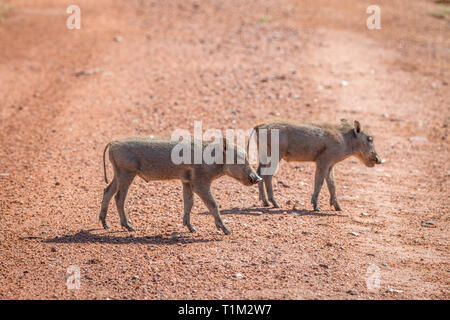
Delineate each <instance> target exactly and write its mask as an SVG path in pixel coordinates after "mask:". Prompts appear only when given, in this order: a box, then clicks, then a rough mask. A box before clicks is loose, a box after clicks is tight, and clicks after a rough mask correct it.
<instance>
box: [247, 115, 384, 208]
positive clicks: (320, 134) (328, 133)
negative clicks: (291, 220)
mask: <svg viewBox="0 0 450 320" xmlns="http://www.w3.org/2000/svg"><path fill="white" fill-rule="evenodd" d="M263 129H265V130H266V131H265V132H266V135H265V137H267V149H261V150H263V151H266V152H265V154H266V155H267V156H266V157H264V152H260V154H259V166H258V169H257V173H258V175H260V176H261V177H262V178H263V181H261V182H260V183H259V197H260V199H261V200H262V201H263V204H264V206H269V203H268V202H267V196H266V192H265V190H264V185H265V187H266V191H267V194H268V197H269V201H270V202H272V204H273V206H274V207H276V208H279V207H280V206H279V205H278V203H277V202H276V201H275V198H274V196H273V189H272V175H273V174H274V173H275V170H276V168H277V166H278V162H279V161H280V160H281V159H285V160H286V161H314V162H315V163H316V173H315V182H314V193H313V195H312V198H311V203H312V204H313V206H314V210H316V211H319V210H320V208H319V207H318V205H317V198H318V196H319V192H320V189H321V188H322V185H323V180H324V179H326V181H327V185H328V190H329V192H330V206H334V208H335V209H336V210H337V211H341V206H340V205H339V203H338V200H337V197H336V184H335V182H334V176H333V167H334V165H335V164H336V163H338V162H340V161H342V160H344V159H346V158H348V157H350V156H355V157H357V158H359V159H360V160H361V161H362V162H363V163H364V164H365V165H366V166H368V167H373V166H374V165H375V164H381V163H383V162H384V161H383V160H381V158H380V156H379V155H378V154H377V152H376V151H375V145H374V143H373V137H372V136H371V135H369V133H368V132H367V131H365V130H362V129H361V124H360V123H359V122H358V121H354V123H353V125H351V124H350V123H349V122H348V121H347V120H345V119H342V120H341V122H340V123H338V124H302V123H295V122H289V121H270V122H265V123H261V124H258V125H256V126H255V127H254V128H253V130H252V132H251V133H250V139H251V136H252V134H253V132H255V133H256V138H257V145H258V150H260V149H259V145H260V143H261V141H260V139H261V132H263V131H261V130H263ZM274 129H277V130H278V134H279V145H278V147H279V149H278V151H279V154H278V157H276V156H275V153H276V152H273V150H274V147H276V146H275V145H274V142H272V139H271V137H272V130H274ZM249 143H250V140H249ZM261 145H262V147H263V148H265V146H266V144H265V143H261ZM247 150H248V145H247ZM261 150H260V151H261ZM261 154H263V156H262V155H261ZM264 161H265V162H266V163H264ZM269 167H271V168H272V170H270V171H269V174H264V173H263V174H261V169H262V168H263V169H264V168H265V169H267V168H269Z"/></svg>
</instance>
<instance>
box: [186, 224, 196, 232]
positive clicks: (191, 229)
mask: <svg viewBox="0 0 450 320" xmlns="http://www.w3.org/2000/svg"><path fill="white" fill-rule="evenodd" d="M187 228H188V229H189V232H195V228H194V227H193V226H191V225H190V224H188V225H187Z"/></svg>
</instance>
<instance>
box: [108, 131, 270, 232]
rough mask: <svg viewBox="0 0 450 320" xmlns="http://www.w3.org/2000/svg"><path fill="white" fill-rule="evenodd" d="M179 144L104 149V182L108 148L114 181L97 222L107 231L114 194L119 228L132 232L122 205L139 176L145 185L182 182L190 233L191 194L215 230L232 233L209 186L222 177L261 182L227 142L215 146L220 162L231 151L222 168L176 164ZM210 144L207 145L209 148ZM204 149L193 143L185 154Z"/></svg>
mask: <svg viewBox="0 0 450 320" xmlns="http://www.w3.org/2000/svg"><path fill="white" fill-rule="evenodd" d="M180 143H185V142H177V141H171V140H158V139H149V138H127V139H123V140H117V141H112V142H110V143H108V144H107V145H106V147H105V149H104V151H103V169H104V174H105V182H106V183H108V179H107V177H106V164H105V153H106V149H108V147H109V159H110V161H111V164H112V166H113V169H114V179H113V180H112V181H111V183H110V184H109V185H108V186H107V187H106V188H105V190H104V195H103V201H102V207H101V211H100V221H101V222H102V224H103V227H104V228H105V229H108V228H109V226H108V224H107V223H106V213H107V210H108V205H109V202H110V200H111V198H112V196H113V195H114V194H116V195H115V200H116V205H117V210H118V212H119V216H120V224H121V225H122V226H123V227H125V228H126V229H127V230H129V231H135V229H134V228H133V227H132V226H131V225H130V223H129V222H128V221H127V217H126V215H125V209H124V203H125V198H126V196H127V192H128V188H129V186H130V184H131V182H132V181H133V179H134V177H135V176H139V177H141V178H142V179H144V180H145V181H147V182H148V181H151V180H169V179H178V180H181V182H182V183H183V196H184V216H183V225H185V226H187V228H188V229H189V231H191V232H194V231H195V228H194V227H193V226H192V225H191V221H190V212H191V209H192V205H193V203H194V193H196V194H197V195H198V196H199V197H200V198H201V199H202V200H203V202H204V203H205V205H206V207H207V208H208V210H209V212H210V213H211V214H212V215H213V216H214V220H215V224H216V227H217V228H218V229H219V230H222V231H223V232H224V233H225V234H230V233H231V232H230V230H229V229H228V228H227V227H226V226H225V224H224V222H223V221H222V218H221V217H220V213H219V207H218V205H217V203H216V200H215V199H214V197H213V195H212V193H211V183H212V182H213V181H214V180H215V179H217V178H219V177H221V176H223V175H228V176H230V177H233V178H235V179H236V180H238V181H240V182H241V183H243V184H244V185H252V184H255V183H258V182H259V181H261V178H260V177H259V176H258V175H257V174H256V173H255V171H254V170H253V169H252V168H251V167H250V166H249V163H248V159H247V155H246V153H245V151H242V150H240V149H238V148H237V147H236V146H235V145H234V144H231V143H227V141H226V139H223V141H220V143H218V142H215V143H216V144H218V145H219V146H218V148H219V150H220V152H223V153H224V154H223V159H226V156H225V155H226V154H228V152H231V151H233V155H234V159H233V160H234V162H233V163H229V164H228V163H225V161H223V162H224V163H223V164H220V163H212V164H206V163H205V162H204V161H202V162H201V163H200V164H194V163H192V164H186V163H180V164H175V163H174V162H173V161H172V150H173V148H174V147H175V146H176V145H178V147H179V146H180ZM211 144H212V143H210V144H208V145H209V146H210V147H211ZM206 146H207V144H206V143H205V142H192V143H189V146H188V145H185V147H188V150H191V156H192V157H191V159H193V154H194V150H195V147H199V148H200V150H204V148H205V147H206ZM186 162H189V161H186ZM191 162H194V161H191Z"/></svg>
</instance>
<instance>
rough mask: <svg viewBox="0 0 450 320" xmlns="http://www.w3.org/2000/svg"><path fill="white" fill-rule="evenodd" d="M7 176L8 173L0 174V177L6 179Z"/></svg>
mask: <svg viewBox="0 0 450 320" xmlns="http://www.w3.org/2000/svg"><path fill="white" fill-rule="evenodd" d="M7 176H9V173H0V177H7Z"/></svg>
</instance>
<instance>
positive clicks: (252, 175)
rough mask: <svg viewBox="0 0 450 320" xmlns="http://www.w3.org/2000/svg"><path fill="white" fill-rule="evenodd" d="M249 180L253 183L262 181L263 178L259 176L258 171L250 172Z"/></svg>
mask: <svg viewBox="0 0 450 320" xmlns="http://www.w3.org/2000/svg"><path fill="white" fill-rule="evenodd" d="M248 180H249V181H250V183H251V184H256V183H258V182H260V181H262V178H261V177H260V176H258V175H257V174H256V173H253V172H252V173H250V175H249V177H248Z"/></svg>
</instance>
